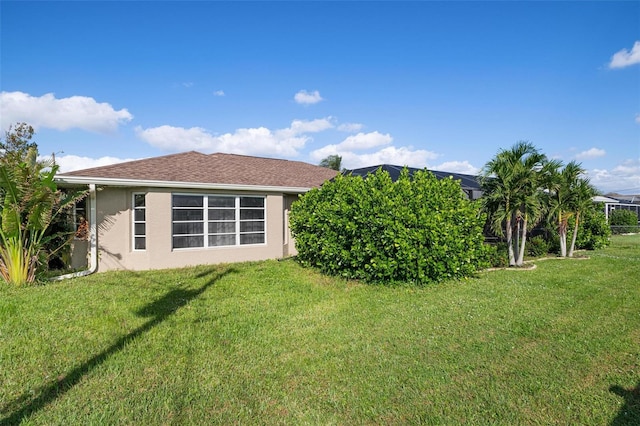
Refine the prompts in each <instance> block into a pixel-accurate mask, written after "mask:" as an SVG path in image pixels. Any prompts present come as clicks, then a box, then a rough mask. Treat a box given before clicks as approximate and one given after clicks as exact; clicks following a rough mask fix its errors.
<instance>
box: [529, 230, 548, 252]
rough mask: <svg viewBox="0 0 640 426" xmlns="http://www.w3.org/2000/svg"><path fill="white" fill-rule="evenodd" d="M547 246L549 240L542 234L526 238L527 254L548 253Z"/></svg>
mask: <svg viewBox="0 0 640 426" xmlns="http://www.w3.org/2000/svg"><path fill="white" fill-rule="evenodd" d="M549 248H550V244H549V242H548V241H547V240H546V239H545V238H544V237H543V236H542V235H536V236H535V237H533V238H529V240H527V254H528V255H529V256H531V257H541V256H545V255H547V254H548V253H549Z"/></svg>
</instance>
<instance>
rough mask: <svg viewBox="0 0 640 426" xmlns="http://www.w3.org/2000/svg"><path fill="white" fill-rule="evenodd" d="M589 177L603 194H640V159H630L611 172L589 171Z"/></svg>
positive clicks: (603, 170) (601, 170)
mask: <svg viewBox="0 0 640 426" xmlns="http://www.w3.org/2000/svg"><path fill="white" fill-rule="evenodd" d="M587 175H588V177H589V179H590V181H591V183H592V184H593V185H595V186H596V188H598V189H600V190H601V191H602V192H604V193H607V192H625V191H629V190H631V191H632V192H634V193H640V158H638V159H635V160H634V159H629V160H626V161H624V162H622V163H621V164H619V165H617V166H616V167H614V168H613V169H611V170H605V169H593V170H588V171H587Z"/></svg>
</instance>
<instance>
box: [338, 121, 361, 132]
mask: <svg viewBox="0 0 640 426" xmlns="http://www.w3.org/2000/svg"><path fill="white" fill-rule="evenodd" d="M363 127H364V125H362V124H360V123H343V124H341V125H339V126H338V130H340V131H341V132H349V133H355V132H359V131H360V130H362V128H363Z"/></svg>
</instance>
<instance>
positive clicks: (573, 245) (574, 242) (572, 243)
mask: <svg viewBox="0 0 640 426" xmlns="http://www.w3.org/2000/svg"><path fill="white" fill-rule="evenodd" d="M579 224H580V212H576V224H575V226H574V227H573V237H571V247H570V248H569V257H573V251H574V249H575V247H576V239H577V238H578V225H579Z"/></svg>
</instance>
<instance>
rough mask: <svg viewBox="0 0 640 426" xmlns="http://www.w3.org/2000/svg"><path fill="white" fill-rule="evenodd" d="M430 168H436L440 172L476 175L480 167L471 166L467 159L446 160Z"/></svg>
mask: <svg viewBox="0 0 640 426" xmlns="http://www.w3.org/2000/svg"><path fill="white" fill-rule="evenodd" d="M430 169H432V170H438V171H442V172H451V173H462V174H464V175H478V174H479V173H480V169H479V168H477V167H475V166H473V165H472V164H471V163H469V162H468V161H466V160H465V161H446V162H444V163H442V164H439V165H437V166H433V167H430Z"/></svg>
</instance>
